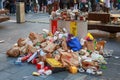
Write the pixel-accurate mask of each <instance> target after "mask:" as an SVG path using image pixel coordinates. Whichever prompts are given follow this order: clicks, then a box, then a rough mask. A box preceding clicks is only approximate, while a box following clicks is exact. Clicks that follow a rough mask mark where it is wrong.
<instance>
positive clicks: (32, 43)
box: [6, 28, 107, 76]
mask: <svg viewBox="0 0 120 80" xmlns="http://www.w3.org/2000/svg"><path fill="white" fill-rule="evenodd" d="M105 44H106V41H104V40H101V41H97V40H95V39H94V37H93V36H92V35H91V34H90V33H88V34H87V35H86V37H85V38H81V40H79V39H78V38H77V37H76V36H73V35H72V34H69V33H68V32H67V30H66V29H65V28H64V29H59V30H58V31H56V32H55V33H54V34H52V33H51V32H50V31H49V30H47V29H43V30H42V33H41V34H38V33H35V32H31V33H30V34H29V36H28V38H19V39H18V41H17V43H16V44H14V45H13V46H12V47H11V48H10V49H9V50H8V51H7V52H6V55H7V56H9V57H17V60H16V61H15V64H20V63H23V62H27V63H31V64H34V65H35V66H36V68H37V71H36V72H33V75H37V76H39V75H43V74H44V75H50V74H51V73H55V72H60V71H64V70H68V71H69V72H70V73H73V74H75V73H77V72H78V71H79V72H87V73H90V74H98V75H102V71H101V70H100V65H101V64H107V62H106V61H105V59H104V47H105Z"/></svg>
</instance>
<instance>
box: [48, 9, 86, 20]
mask: <svg viewBox="0 0 120 80" xmlns="http://www.w3.org/2000/svg"><path fill="white" fill-rule="evenodd" d="M87 14H88V13H83V12H81V11H80V10H78V9H74V10H71V9H63V10H57V11H52V12H51V15H50V19H57V20H65V21H72V20H82V21H85V20H86V17H87Z"/></svg>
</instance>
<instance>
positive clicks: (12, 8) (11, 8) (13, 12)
mask: <svg viewBox="0 0 120 80" xmlns="http://www.w3.org/2000/svg"><path fill="white" fill-rule="evenodd" d="M15 11H16V7H15V4H13V3H11V4H10V13H12V14H15Z"/></svg>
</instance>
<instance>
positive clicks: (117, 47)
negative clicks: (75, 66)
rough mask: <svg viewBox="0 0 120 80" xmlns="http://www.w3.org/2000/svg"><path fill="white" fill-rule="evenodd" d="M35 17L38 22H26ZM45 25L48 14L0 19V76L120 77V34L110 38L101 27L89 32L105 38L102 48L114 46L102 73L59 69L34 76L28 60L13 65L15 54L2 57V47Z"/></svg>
mask: <svg viewBox="0 0 120 80" xmlns="http://www.w3.org/2000/svg"><path fill="white" fill-rule="evenodd" d="M35 19H38V21H39V22H34V21H33V22H30V20H31V21H32V20H35ZM42 21H44V22H42ZM46 23H47V24H46ZM49 26H50V24H49V15H48V14H27V15H26V22H25V23H22V24H18V23H16V21H15V16H11V20H10V21H7V22H3V23H0V40H4V42H3V43H0V80H120V58H119V57H120V36H119V35H118V37H117V38H114V39H110V38H108V35H109V33H106V32H102V31H91V32H92V33H94V34H93V35H94V36H95V37H96V39H98V40H99V39H104V40H106V41H107V44H106V46H105V48H106V49H112V50H114V53H113V56H112V57H111V58H106V60H107V62H108V64H107V65H106V66H107V69H104V70H103V75H102V76H96V75H91V74H87V73H77V74H70V73H69V72H68V71H63V72H59V73H55V74H52V75H50V76H39V77H36V76H32V72H34V71H36V68H35V65H32V64H28V63H22V65H15V64H14V61H15V60H16V58H8V57H6V54H5V53H6V50H7V49H9V48H10V47H11V46H12V45H13V44H14V43H16V42H17V40H18V38H20V37H23V38H26V37H28V34H29V33H30V32H37V33H41V30H42V29H44V28H45V29H50V28H49ZM116 57H118V58H116Z"/></svg>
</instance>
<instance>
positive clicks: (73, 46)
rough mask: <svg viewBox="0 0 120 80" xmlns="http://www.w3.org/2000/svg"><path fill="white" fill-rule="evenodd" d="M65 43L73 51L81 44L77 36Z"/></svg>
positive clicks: (80, 46) (79, 47)
mask: <svg viewBox="0 0 120 80" xmlns="http://www.w3.org/2000/svg"><path fill="white" fill-rule="evenodd" d="M67 45H68V46H69V47H70V48H71V49H72V50H73V51H79V50H80V49H81V48H82V45H81V44H80V41H79V39H78V38H77V37H74V38H72V39H70V40H69V41H68V42H67Z"/></svg>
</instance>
